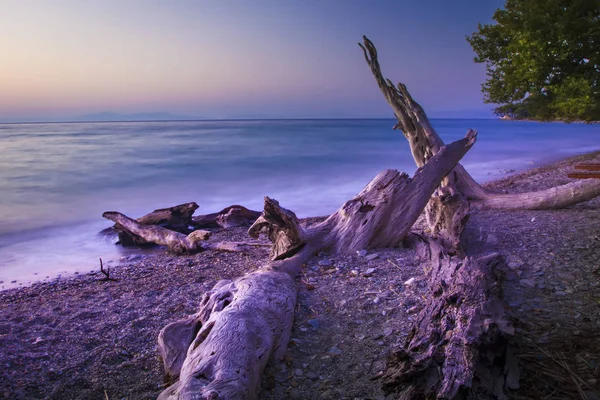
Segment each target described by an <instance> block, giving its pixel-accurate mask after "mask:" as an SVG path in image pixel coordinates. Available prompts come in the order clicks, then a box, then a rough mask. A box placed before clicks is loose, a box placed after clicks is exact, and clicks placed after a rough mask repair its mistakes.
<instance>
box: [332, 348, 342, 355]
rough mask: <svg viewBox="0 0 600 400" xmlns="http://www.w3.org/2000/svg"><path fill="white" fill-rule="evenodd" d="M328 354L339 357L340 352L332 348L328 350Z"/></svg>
mask: <svg viewBox="0 0 600 400" xmlns="http://www.w3.org/2000/svg"><path fill="white" fill-rule="evenodd" d="M329 354H331V355H334V356H340V355H342V350H340V349H339V348H338V347H337V346H333V347H332V348H331V349H329Z"/></svg>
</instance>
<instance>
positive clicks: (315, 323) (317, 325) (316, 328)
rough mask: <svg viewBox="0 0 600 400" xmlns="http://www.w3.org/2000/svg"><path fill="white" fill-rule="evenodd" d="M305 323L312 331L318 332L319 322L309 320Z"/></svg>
mask: <svg viewBox="0 0 600 400" xmlns="http://www.w3.org/2000/svg"><path fill="white" fill-rule="evenodd" d="M307 323H308V325H310V326H311V328H312V329H313V331H316V330H318V329H319V328H320V327H321V324H320V323H319V320H317V319H314V318H313V319H309V320H308V322H307Z"/></svg>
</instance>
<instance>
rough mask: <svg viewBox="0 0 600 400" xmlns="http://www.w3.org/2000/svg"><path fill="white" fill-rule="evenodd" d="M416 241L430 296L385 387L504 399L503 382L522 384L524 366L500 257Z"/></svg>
mask: <svg viewBox="0 0 600 400" xmlns="http://www.w3.org/2000/svg"><path fill="white" fill-rule="evenodd" d="M421 240H422V239H421ZM419 249H420V252H421V254H422V255H424V263H425V264H424V265H425V266H426V267H425V268H426V273H427V282H429V297H428V298H427V300H426V302H425V305H424V307H423V309H422V310H421V311H420V313H419V314H418V316H417V317H416V318H415V322H414V325H413V326H412V329H411V331H410V333H409V336H408V338H407V339H406V342H405V343H404V345H403V346H402V347H401V348H400V349H398V350H396V351H395V352H394V353H393V354H392V355H391V356H390V358H389V359H388V363H387V371H386V372H385V373H384V375H383V376H382V377H381V379H382V382H383V389H384V391H385V392H386V393H387V394H391V393H394V394H395V396H396V397H395V398H398V399H402V400H417V399H426V398H437V399H507V396H506V394H505V390H506V389H517V388H518V387H519V383H518V379H519V371H518V367H517V363H516V358H515V357H514V356H513V354H512V350H511V348H510V345H509V339H510V338H511V337H512V335H513V334H514V329H513V327H512V324H511V323H510V322H509V321H508V319H507V317H506V315H505V313H504V305H503V301H502V288H501V280H502V277H503V272H504V271H505V268H504V260H503V258H502V257H501V256H500V255H498V254H491V255H489V256H486V257H481V258H479V259H473V258H466V259H461V258H458V257H452V256H450V255H449V254H448V253H447V251H446V250H445V249H444V248H443V247H442V246H441V245H440V243H439V242H436V241H435V240H433V241H430V242H428V241H424V242H421V243H420V245H419Z"/></svg>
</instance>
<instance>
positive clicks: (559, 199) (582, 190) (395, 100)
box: [359, 36, 600, 242]
mask: <svg viewBox="0 0 600 400" xmlns="http://www.w3.org/2000/svg"><path fill="white" fill-rule="evenodd" d="M359 46H360V47H361V48H362V50H363V52H364V56H365V60H366V61H367V64H368V65H369V68H370V69H371V72H372V73H373V76H374V77H375V81H376V82H377V85H378V86H379V88H380V89H381V91H382V93H383V95H384V97H385V99H386V100H387V102H388V103H389V105H390V106H391V108H392V110H393V111H394V114H395V116H396V119H397V120H398V123H397V124H396V125H395V126H394V129H400V130H401V131H402V133H403V134H404V136H405V137H406V139H407V140H408V143H409V145H410V149H411V152H412V155H413V158H414V160H415V163H416V164H417V166H421V165H423V164H424V163H425V162H426V161H427V160H428V159H429V158H430V157H431V156H432V155H433V154H435V153H436V152H437V151H439V149H440V148H441V147H442V146H443V145H444V142H443V141H442V139H441V138H440V137H439V135H438V134H437V132H436V131H435V129H433V127H432V126H431V123H430V122H429V119H428V118H427V115H426V114H425V111H424V110H423V108H422V107H421V106H420V105H419V104H418V103H417V102H416V101H415V100H414V99H413V98H412V96H411V95H410V93H409V92H408V90H407V88H406V86H405V85H404V84H402V83H398V85H397V87H395V86H394V84H393V83H392V82H391V81H390V80H389V79H385V78H384V77H383V74H382V72H381V67H380V66H379V61H378V59H377V49H376V48H375V46H374V45H373V43H372V42H371V41H370V40H369V39H367V37H365V36H363V43H359ZM442 186H443V187H447V188H448V191H449V192H450V193H451V194H453V195H456V196H462V197H464V198H465V199H466V200H468V201H469V202H470V203H471V204H473V205H476V206H479V207H485V208H500V209H529V210H536V209H556V208H564V207H568V206H570V205H573V204H576V203H580V202H583V201H587V200H590V199H593V198H594V197H597V196H600V180H596V179H588V180H584V181H577V182H571V183H568V184H566V185H562V186H557V187H554V188H551V189H548V190H541V191H536V192H528V193H511V194H502V193H494V192H491V191H489V190H487V189H485V188H483V187H482V186H481V185H479V184H478V183H477V182H476V181H475V180H474V179H473V178H472V177H471V175H469V173H468V172H467V171H466V170H465V169H464V167H463V166H462V165H460V164H458V165H457V166H456V168H454V170H453V171H452V173H450V174H449V175H448V177H447V179H446V180H445V182H444V184H443V185H442ZM434 208H436V206H434ZM430 220H431V221H438V220H437V219H436V218H435V217H434V218H430ZM438 222H441V223H442V224H441V226H439V227H437V226H432V229H433V230H434V233H435V232H445V231H447V232H449V233H451V234H452V235H455V233H453V232H457V231H458V230H457V229H456V227H453V226H452V225H451V224H449V225H447V226H446V225H444V224H443V222H444V220H442V221H438ZM459 228H460V227H459ZM448 239H449V241H450V242H452V240H454V239H453V238H452V237H449V238H448Z"/></svg>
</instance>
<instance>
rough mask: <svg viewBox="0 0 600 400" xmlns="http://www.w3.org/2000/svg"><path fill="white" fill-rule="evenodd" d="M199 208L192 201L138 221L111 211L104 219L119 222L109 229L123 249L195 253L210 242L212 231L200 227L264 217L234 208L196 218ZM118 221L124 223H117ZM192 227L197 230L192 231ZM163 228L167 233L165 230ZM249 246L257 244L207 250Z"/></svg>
mask: <svg viewBox="0 0 600 400" xmlns="http://www.w3.org/2000/svg"><path fill="white" fill-rule="evenodd" d="M196 209H198V205H197V204H196V203H194V202H192V203H185V204H180V205H177V206H174V207H169V208H161V209H158V210H154V211H152V212H151V213H148V214H146V215H144V216H143V217H140V218H138V219H136V220H133V219H131V218H129V217H127V216H126V215H124V214H121V213H117V212H115V211H107V212H105V213H104V214H103V215H102V216H103V217H105V218H107V219H110V220H112V221H114V222H115V225H114V226H113V227H112V228H108V229H110V230H111V231H112V232H114V231H116V232H117V233H118V234H119V244H121V245H123V246H144V245H148V244H159V245H163V246H167V247H168V248H169V250H170V251H172V252H174V253H177V254H180V253H195V252H198V251H200V250H202V249H203V247H202V246H200V245H199V241H200V240H206V239H208V237H209V236H210V232H209V231H205V230H200V229H199V228H219V227H220V228H232V227H237V226H245V225H247V226H249V225H251V224H252V223H253V222H254V221H255V220H256V219H257V218H258V217H259V216H260V215H261V213H260V212H258V211H252V210H249V209H247V208H246V207H243V206H238V205H233V206H229V207H226V208H224V209H223V210H221V211H219V212H216V213H212V214H206V215H198V216H195V217H193V214H194V211H196ZM117 219H119V220H122V221H124V223H120V222H117ZM143 227H155V228H156V229H155V228H152V229H144V228H143ZM191 227H193V228H194V230H192V229H190V228H191ZM163 228H164V229H167V231H164V230H163ZM176 233H180V234H182V235H177V234H176ZM247 245H253V244H248V243H246V244H243V245H242V244H238V245H235V244H233V243H218V244H212V245H207V246H204V248H205V249H206V248H212V249H217V250H234V251H237V250H239V249H240V248H243V247H244V246H247Z"/></svg>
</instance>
